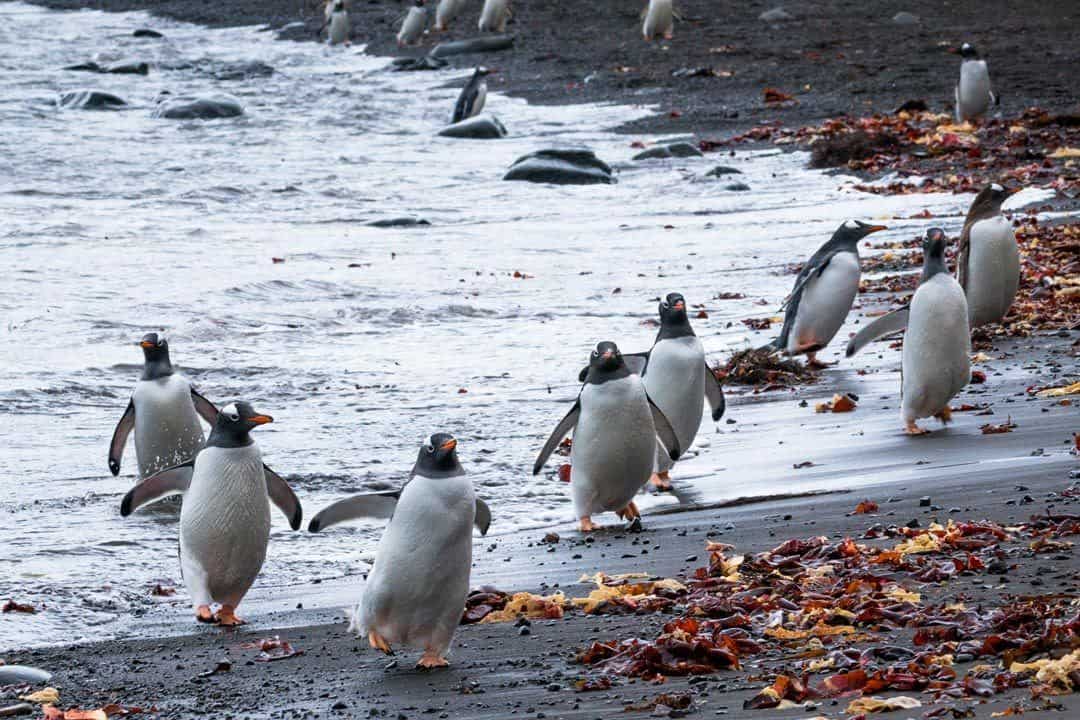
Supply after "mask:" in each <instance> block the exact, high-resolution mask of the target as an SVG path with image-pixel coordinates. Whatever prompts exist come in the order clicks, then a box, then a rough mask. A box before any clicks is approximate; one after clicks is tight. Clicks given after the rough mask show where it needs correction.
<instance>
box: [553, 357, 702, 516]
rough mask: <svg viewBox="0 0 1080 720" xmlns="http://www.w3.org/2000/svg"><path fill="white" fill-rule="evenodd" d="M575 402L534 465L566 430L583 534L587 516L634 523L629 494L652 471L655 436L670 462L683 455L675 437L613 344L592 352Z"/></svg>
mask: <svg viewBox="0 0 1080 720" xmlns="http://www.w3.org/2000/svg"><path fill="white" fill-rule="evenodd" d="M584 383H585V384H584V385H582V387H581V392H580V393H578V397H577V401H576V402H575V403H574V407H572V408H571V409H570V412H568V413H567V414H566V417H564V418H563V419H562V420H561V421H559V424H558V425H557V426H556V427H555V430H554V431H553V432H552V433H551V437H549V438H548V440H547V442H546V443H545V444H544V447H543V449H542V450H540V455H539V456H538V457H537V458H536V463H535V464H534V465H533V475H537V474H539V473H540V470H541V468H543V467H544V463H546V462H547V459H548V458H549V457H551V453H553V452H554V451H555V448H557V447H558V446H559V443H560V442H562V439H563V438H564V437H566V435H567V433H569V432H570V431H571V430H573V431H574V438H573V444H572V445H571V448H570V488H571V492H572V494H573V499H574V513H575V515H577V517H578V520H579V522H580V528H581V531H582V532H591V531H592V530H595V529H596V525H594V524H593V521H592V515H593V514H595V513H598V512H604V511H607V510H613V511H615V512H616V513H617V514H618V515H619V516H620V517H623V518H626V519H628V520H631V521H634V520H636V519H638V518H640V517H641V513H639V512H638V509H637V505H635V504H634V496H635V495H636V494H637V493H638V491H639V490H640V489H641V488H642V487H643V486H644V485H645V483H647V482H648V481H649V475H651V474H652V469H653V461H654V455H655V453H656V438H657V436H659V438H660V441H661V442H662V443H663V444H664V447H666V448H667V450H668V454H669V456H670V457H671V459H672V460H677V459H678V457H679V455H680V454H682V449H681V446H680V445H679V438H678V436H677V435H676V434H675V430H674V429H673V428H672V426H671V423H670V422H669V421H668V419H667V418H666V417H665V416H664V413H663V412H662V411H661V410H660V408H659V407H657V406H656V404H655V403H653V401H652V400H651V399H650V398H649V395H648V393H646V391H645V385H644V383H643V382H642V380H641V377H640V376H639V375H637V374H636V373H632V372H631V371H630V370H629V368H627V366H626V362H625V361H624V360H623V356H622V354H621V353H620V352H619V348H618V347H617V346H616V345H615V343H613V342H602V343H599V344H598V345H597V346H596V349H595V350H593V353H592V356H591V358H590V360H589V368H588V370H587V372H586V373H585V379H584Z"/></svg>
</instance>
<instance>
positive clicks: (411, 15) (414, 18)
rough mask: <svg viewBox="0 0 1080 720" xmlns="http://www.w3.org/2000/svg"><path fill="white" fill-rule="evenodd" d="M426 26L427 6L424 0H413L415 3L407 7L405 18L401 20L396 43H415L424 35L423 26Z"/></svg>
mask: <svg viewBox="0 0 1080 720" xmlns="http://www.w3.org/2000/svg"><path fill="white" fill-rule="evenodd" d="M426 26H427V8H426V7H424V0H415V4H414V5H413V6H412V7H411V8H409V12H408V14H407V15H405V19H404V20H402V21H401V30H400V31H399V32H398V36H397V44H398V45H399V46H401V45H416V44H418V43H419V42H420V39H421V38H423V36H424V28H425V27H426Z"/></svg>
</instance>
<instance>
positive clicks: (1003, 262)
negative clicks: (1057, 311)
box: [967, 215, 1020, 328]
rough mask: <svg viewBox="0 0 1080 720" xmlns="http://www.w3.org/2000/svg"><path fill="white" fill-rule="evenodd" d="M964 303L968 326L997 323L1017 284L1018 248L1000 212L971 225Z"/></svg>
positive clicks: (1018, 278) (1006, 311)
mask: <svg viewBox="0 0 1080 720" xmlns="http://www.w3.org/2000/svg"><path fill="white" fill-rule="evenodd" d="M969 243H970V244H969V247H968V271H967V304H968V317H969V319H970V322H971V327H973V328H974V327H978V326H980V325H985V324H986V323H992V322H999V321H1000V320H1001V319H1002V318H1003V317H1005V315H1006V313H1008V312H1009V308H1010V307H1012V304H1013V299H1014V298H1015V297H1016V291H1017V289H1018V288H1019V287H1020V251H1019V250H1018V249H1017V247H1016V236H1015V235H1014V234H1013V229H1012V226H1011V225H1010V224H1009V221H1008V220H1006V219H1005V218H1004V217H1002V216H1001V215H998V216H997V217H993V218H988V219H986V220H980V221H979V222H977V223H975V224H974V225H973V226H972V227H971V234H970V236H969Z"/></svg>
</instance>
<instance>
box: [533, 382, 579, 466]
mask: <svg viewBox="0 0 1080 720" xmlns="http://www.w3.org/2000/svg"><path fill="white" fill-rule="evenodd" d="M579 417H581V398H578V399H577V402H575V403H574V407H572V408H570V412H568V413H566V417H564V418H563V419H562V420H560V421H559V424H558V425H556V426H555V429H554V430H553V431H552V432H551V437H549V438H548V439H547V442H546V443H544V447H543V449H541V450H540V454H539V455H538V456H537V457H536V462H535V463H533V475H539V474H540V470H541V469H542V468H543V467H544V463H546V462H547V460H548V458H549V457H551V453H553V452H555V448H557V447H559V443H561V442H562V439H563V438H564V437H566V435H567V433H569V432H570V431H571V430H573V429H574V426H575V425H577V421H578V418H579Z"/></svg>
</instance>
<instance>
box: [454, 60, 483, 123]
mask: <svg viewBox="0 0 1080 720" xmlns="http://www.w3.org/2000/svg"><path fill="white" fill-rule="evenodd" d="M489 73H490V71H489V70H488V69H487V68H485V67H478V68H476V70H475V71H474V72H473V75H472V77H471V78H469V82H467V83H465V87H463V88H461V94H460V95H458V99H457V104H455V105H454V116H453V117H452V118H451V120H450V122H452V123H456V122H461V121H462V120H468V119H469V118H471V117H473V116H475V115H479V114H480V111H481V110H483V109H484V103H485V102H486V101H487V81H486V80H484V78H486V77H487V76H488V74H489Z"/></svg>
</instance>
